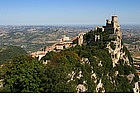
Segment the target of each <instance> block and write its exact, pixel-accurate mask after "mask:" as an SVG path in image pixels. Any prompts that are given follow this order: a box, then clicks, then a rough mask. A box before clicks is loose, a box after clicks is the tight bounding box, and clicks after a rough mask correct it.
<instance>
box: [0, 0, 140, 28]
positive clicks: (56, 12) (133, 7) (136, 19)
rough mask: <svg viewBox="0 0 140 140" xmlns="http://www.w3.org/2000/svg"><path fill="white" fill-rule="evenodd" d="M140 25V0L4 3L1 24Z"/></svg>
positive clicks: (0, 7) (20, 0) (1, 3)
mask: <svg viewBox="0 0 140 140" xmlns="http://www.w3.org/2000/svg"><path fill="white" fill-rule="evenodd" d="M112 15H118V20H119V23H120V24H140V0H0V25H60V24H78V25H79V24H83V25H85V24H86V25H89V24H90V25H92V24H104V23H105V20H106V19H111V16H112Z"/></svg>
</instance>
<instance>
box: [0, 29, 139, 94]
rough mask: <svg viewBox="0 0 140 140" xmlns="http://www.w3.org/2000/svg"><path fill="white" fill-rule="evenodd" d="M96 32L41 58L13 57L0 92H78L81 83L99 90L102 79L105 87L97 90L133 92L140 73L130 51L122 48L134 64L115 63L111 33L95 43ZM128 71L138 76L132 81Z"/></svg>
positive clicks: (94, 90)
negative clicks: (108, 44) (82, 43)
mask: <svg viewBox="0 0 140 140" xmlns="http://www.w3.org/2000/svg"><path fill="white" fill-rule="evenodd" d="M93 36H94V32H92V31H91V32H89V33H88V34H86V35H85V45H83V46H76V47H71V48H69V49H66V50H63V51H61V52H59V53H56V52H49V53H47V55H46V56H45V57H43V58H42V60H41V61H38V60H37V59H33V58H31V57H30V56H26V55H23V56H22V57H21V56H20V57H16V58H14V59H12V60H10V61H9V62H7V63H6V64H5V65H4V66H3V67H2V69H1V72H0V74H1V75H0V76H1V77H0V79H3V88H1V92H77V85H79V84H82V85H84V86H85V87H86V89H87V90H86V92H97V89H96V87H97V85H98V83H99V81H102V84H103V87H102V88H100V89H98V92H102V91H103V90H104V91H105V92H133V86H134V83H135V82H137V81H138V76H137V74H136V70H135V68H134V66H133V60H132V58H131V56H130V53H129V51H127V49H126V48H125V47H124V48H123V51H124V52H125V53H126V54H127V56H128V58H129V61H130V64H131V65H127V64H126V63H125V61H123V60H120V61H119V63H118V65H116V67H113V65H112V59H111V55H110V54H109V52H108V49H107V48H106V47H105V46H106V45H105V44H106V42H107V41H109V36H108V34H106V37H105V36H104V35H102V39H101V41H99V42H98V43H94V41H93V40H92V39H93ZM112 47H113V46H112ZM46 60H49V63H48V64H47V65H44V64H43V63H42V62H43V61H46ZM116 72H118V74H117V76H116ZM129 74H134V76H135V77H134V79H133V80H132V81H131V82H130V81H129V80H128V78H127V76H128V75H129ZM93 75H96V76H93Z"/></svg>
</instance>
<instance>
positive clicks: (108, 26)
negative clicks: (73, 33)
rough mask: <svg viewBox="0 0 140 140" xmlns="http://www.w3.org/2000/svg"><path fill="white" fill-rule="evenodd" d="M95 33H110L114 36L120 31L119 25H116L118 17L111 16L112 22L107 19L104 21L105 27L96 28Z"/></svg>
mask: <svg viewBox="0 0 140 140" xmlns="http://www.w3.org/2000/svg"><path fill="white" fill-rule="evenodd" d="M96 31H101V32H104V31H110V32H111V33H112V34H115V33H116V32H118V31H120V25H119V23H118V17H117V16H112V21H110V20H109V19H107V20H106V26H102V27H98V26H97V27H96Z"/></svg>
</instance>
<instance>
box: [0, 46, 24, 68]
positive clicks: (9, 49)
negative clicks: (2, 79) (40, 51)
mask: <svg viewBox="0 0 140 140" xmlns="http://www.w3.org/2000/svg"><path fill="white" fill-rule="evenodd" d="M23 54H27V52H26V51H25V50H23V49H22V48H20V47H17V46H3V47H0V65H2V64H4V63H5V62H6V61H7V60H10V59H12V58H14V57H17V56H20V55H23Z"/></svg>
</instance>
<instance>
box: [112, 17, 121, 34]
mask: <svg viewBox="0 0 140 140" xmlns="http://www.w3.org/2000/svg"><path fill="white" fill-rule="evenodd" d="M112 27H113V29H114V33H116V31H118V30H120V25H119V23H118V17H117V16H112Z"/></svg>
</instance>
